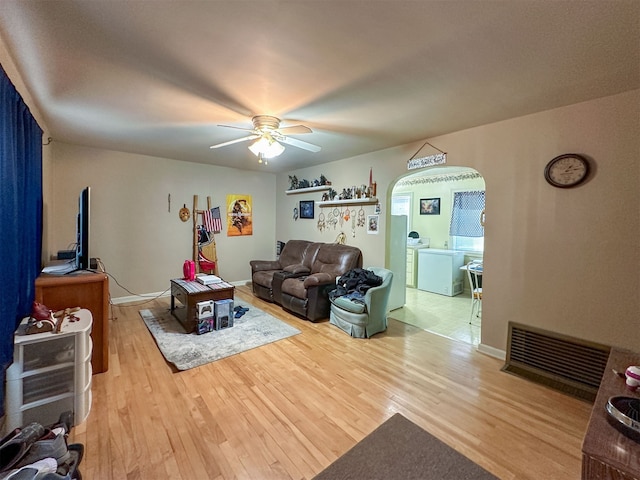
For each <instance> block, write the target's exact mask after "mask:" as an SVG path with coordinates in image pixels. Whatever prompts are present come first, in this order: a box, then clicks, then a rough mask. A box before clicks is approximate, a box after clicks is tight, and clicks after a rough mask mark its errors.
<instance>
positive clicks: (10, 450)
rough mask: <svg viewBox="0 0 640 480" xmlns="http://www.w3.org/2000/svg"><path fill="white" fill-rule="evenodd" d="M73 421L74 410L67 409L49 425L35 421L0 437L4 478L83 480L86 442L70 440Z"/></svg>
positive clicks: (10, 479) (18, 479)
mask: <svg viewBox="0 0 640 480" xmlns="http://www.w3.org/2000/svg"><path fill="white" fill-rule="evenodd" d="M72 424H73V413H72V412H64V413H63V414H62V415H60V419H59V420H58V422H57V423H55V424H53V425H50V426H48V427H44V426H42V425H41V424H39V423H37V422H32V423H30V424H28V425H26V426H24V427H22V428H16V429H15V430H13V431H12V432H10V433H9V434H8V435H6V436H5V437H4V438H3V439H2V440H0V479H1V480H82V475H81V474H80V470H79V469H78V466H79V465H80V462H81V460H82V455H83V453H84V445H82V444H81V443H74V444H70V445H69V444H67V437H68V435H69V430H70V429H71V426H72Z"/></svg>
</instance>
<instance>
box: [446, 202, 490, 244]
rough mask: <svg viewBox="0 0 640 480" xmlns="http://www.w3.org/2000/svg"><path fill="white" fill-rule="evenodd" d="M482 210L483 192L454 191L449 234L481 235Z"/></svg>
mask: <svg viewBox="0 0 640 480" xmlns="http://www.w3.org/2000/svg"><path fill="white" fill-rule="evenodd" d="M483 210H484V192H454V194H453V209H452V210H451V225H450V226H449V235H451V236H456V237H483V236H484V227H483V226H482V225H481V224H480V214H481V213H482V211H483Z"/></svg>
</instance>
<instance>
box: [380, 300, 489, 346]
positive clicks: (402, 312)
mask: <svg viewBox="0 0 640 480" xmlns="http://www.w3.org/2000/svg"><path fill="white" fill-rule="evenodd" d="M405 302H406V303H405V306H404V307H402V308H399V309H397V310H393V311H392V312H391V313H390V317H391V318H394V319H396V320H400V321H401V322H404V323H408V324H409V325H413V326H415V327H418V328H421V329H422V330H426V331H427V332H431V333H435V334H438V335H442V336H444V337H447V338H451V339H454V340H460V341H461V342H465V343H470V344H471V345H476V346H477V345H478V344H479V343H480V324H481V321H482V320H481V319H480V318H477V317H476V316H475V314H474V316H473V318H471V294H470V293H469V292H464V293H462V294H460V295H456V296H455V297H448V296H446V295H439V294H437V293H430V292H425V291H423V290H418V289H417V288H407V294H406V300H405ZM469 320H471V323H469Z"/></svg>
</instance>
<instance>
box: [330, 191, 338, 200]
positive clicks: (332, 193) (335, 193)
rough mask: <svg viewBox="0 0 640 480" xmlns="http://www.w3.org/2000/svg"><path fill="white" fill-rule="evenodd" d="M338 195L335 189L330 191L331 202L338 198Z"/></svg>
mask: <svg viewBox="0 0 640 480" xmlns="http://www.w3.org/2000/svg"><path fill="white" fill-rule="evenodd" d="M336 195H338V192H336V191H335V190H334V189H333V188H330V189H329V200H333V199H334V198H336Z"/></svg>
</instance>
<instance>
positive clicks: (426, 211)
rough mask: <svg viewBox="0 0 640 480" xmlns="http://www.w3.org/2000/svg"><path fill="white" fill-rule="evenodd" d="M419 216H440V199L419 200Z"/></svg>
mask: <svg viewBox="0 0 640 480" xmlns="http://www.w3.org/2000/svg"><path fill="white" fill-rule="evenodd" d="M420 215H440V199H439V198H421V199H420Z"/></svg>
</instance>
